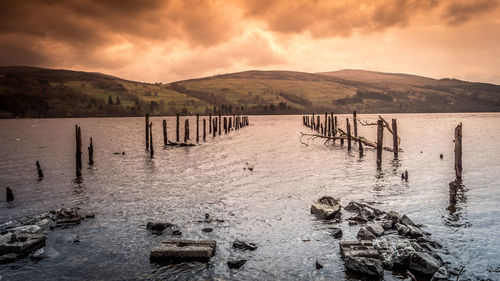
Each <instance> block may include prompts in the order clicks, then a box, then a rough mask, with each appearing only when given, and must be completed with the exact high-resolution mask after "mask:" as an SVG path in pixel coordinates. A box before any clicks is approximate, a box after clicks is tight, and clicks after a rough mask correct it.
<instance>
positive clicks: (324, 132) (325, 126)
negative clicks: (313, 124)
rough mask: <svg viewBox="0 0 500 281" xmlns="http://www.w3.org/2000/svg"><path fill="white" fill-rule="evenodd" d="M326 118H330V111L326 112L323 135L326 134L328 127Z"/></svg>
mask: <svg viewBox="0 0 500 281" xmlns="http://www.w3.org/2000/svg"><path fill="white" fill-rule="evenodd" d="M326 119H328V112H325V125H323V136H326V135H327V134H326V128H327V124H326V123H327V121H326Z"/></svg>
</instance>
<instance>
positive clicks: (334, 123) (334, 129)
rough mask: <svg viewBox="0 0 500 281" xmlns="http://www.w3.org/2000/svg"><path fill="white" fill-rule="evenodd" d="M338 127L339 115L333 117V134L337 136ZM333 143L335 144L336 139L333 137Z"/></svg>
mask: <svg viewBox="0 0 500 281" xmlns="http://www.w3.org/2000/svg"><path fill="white" fill-rule="evenodd" d="M337 128H338V123H337V116H335V117H334V118H333V136H334V137H336V136H337ZM333 144H335V139H333Z"/></svg>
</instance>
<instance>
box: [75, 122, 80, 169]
mask: <svg viewBox="0 0 500 281" xmlns="http://www.w3.org/2000/svg"><path fill="white" fill-rule="evenodd" d="M75 139H76V154H75V160H76V165H75V166H76V176H77V177H81V176H82V131H81V129H80V126H78V125H75Z"/></svg>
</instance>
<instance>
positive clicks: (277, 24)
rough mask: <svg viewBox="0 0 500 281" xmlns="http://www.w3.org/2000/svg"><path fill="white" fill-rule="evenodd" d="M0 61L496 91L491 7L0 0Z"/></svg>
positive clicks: (167, 75) (145, 75)
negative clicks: (385, 80)
mask: <svg viewBox="0 0 500 281" xmlns="http://www.w3.org/2000/svg"><path fill="white" fill-rule="evenodd" d="M0 65H30V66H41V67H50V68H65V69H75V70H85V71H97V72H103V73H108V74H112V75H116V76H119V77H123V78H127V79H131V80H138V81H148V82H171V81H175V80H180V79H187V78H194V77H203V76H209V75H214V74H220V73H230V72H236V71H243V70H249V69H265V70H271V69H272V70H277V69H279V70H296V71H306V72H321V71H333V70H339V69H346V68H348V69H367V70H376V71H384V72H402V73H411V74H418V75H423V76H429V77H434V78H443V77H453V78H459V79H464V80H471V81H481V82H491V83H496V84H500V0H371V1H368V0H366V1H357V0H349V1H348V0H331V1H326V0H325V1H322V0H317V1H314V0H310V1H307V0H272V1H269V0H254V1H242V0H231V1H217V0H199V1H196V0H195V1H191V0H178V1H177V0H173V1H160V0H143V1H135V0H70V1H62V0H61V1H57V0H24V1H10V0H0Z"/></svg>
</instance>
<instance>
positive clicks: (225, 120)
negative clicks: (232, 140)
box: [224, 116, 227, 134]
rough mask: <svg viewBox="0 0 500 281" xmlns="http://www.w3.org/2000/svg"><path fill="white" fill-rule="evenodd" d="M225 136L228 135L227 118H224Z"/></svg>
mask: <svg viewBox="0 0 500 281" xmlns="http://www.w3.org/2000/svg"><path fill="white" fill-rule="evenodd" d="M224 134H227V117H226V116H224Z"/></svg>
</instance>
